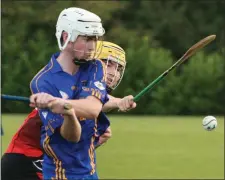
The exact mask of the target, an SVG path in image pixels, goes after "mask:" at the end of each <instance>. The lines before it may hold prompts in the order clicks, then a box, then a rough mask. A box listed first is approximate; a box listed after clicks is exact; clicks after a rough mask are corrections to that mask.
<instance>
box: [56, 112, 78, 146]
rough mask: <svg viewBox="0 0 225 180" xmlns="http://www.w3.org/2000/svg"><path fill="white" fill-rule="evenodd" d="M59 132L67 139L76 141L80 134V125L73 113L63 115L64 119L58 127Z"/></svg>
mask: <svg viewBox="0 0 225 180" xmlns="http://www.w3.org/2000/svg"><path fill="white" fill-rule="evenodd" d="M60 133H61V135H62V137H64V138H65V139H66V140H68V141H72V142H78V141H79V140H80V136H81V125H80V123H79V121H78V119H77V117H76V115H75V113H72V114H71V115H64V121H63V124H62V126H61V128H60Z"/></svg>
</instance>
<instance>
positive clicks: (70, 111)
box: [48, 98, 75, 116]
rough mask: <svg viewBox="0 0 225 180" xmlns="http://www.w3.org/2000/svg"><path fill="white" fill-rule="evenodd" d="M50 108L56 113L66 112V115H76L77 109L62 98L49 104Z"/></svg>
mask: <svg viewBox="0 0 225 180" xmlns="http://www.w3.org/2000/svg"><path fill="white" fill-rule="evenodd" d="M48 108H49V109H50V110H51V111H52V112H53V113H56V114H64V115H70V116H72V115H74V114H75V110H74V108H73V106H72V105H71V104H70V103H68V102H67V101H66V100H64V99H61V98H56V99H55V100H53V101H51V102H50V103H49V104H48Z"/></svg>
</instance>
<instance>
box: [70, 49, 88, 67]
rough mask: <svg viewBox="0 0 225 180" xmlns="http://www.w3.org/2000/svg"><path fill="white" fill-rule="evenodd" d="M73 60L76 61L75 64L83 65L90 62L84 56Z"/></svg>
mask: <svg viewBox="0 0 225 180" xmlns="http://www.w3.org/2000/svg"><path fill="white" fill-rule="evenodd" d="M74 51H76V52H83V53H84V51H78V50H76V49H74ZM73 62H74V64H76V65H78V66H79V65H83V64H86V63H88V60H87V59H83V58H81V59H79V58H76V57H75V58H74V59H73Z"/></svg>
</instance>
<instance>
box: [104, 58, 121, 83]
mask: <svg viewBox="0 0 225 180" xmlns="http://www.w3.org/2000/svg"><path fill="white" fill-rule="evenodd" d="M106 65H107V68H106V73H107V76H106V77H107V79H106V84H107V85H108V86H110V87H113V86H115V85H116V84H117V83H118V81H119V80H120V77H121V71H120V70H121V67H120V65H119V64H117V63H116V62H114V61H110V60H109V61H108V62H106Z"/></svg>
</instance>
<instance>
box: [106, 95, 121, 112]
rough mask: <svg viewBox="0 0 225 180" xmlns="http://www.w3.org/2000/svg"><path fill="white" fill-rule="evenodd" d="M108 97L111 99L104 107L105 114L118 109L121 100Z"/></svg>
mask: <svg viewBox="0 0 225 180" xmlns="http://www.w3.org/2000/svg"><path fill="white" fill-rule="evenodd" d="M108 97H109V101H108V102H107V103H105V104H104V106H103V107H102V111H103V112H109V111H111V110H113V109H117V108H118V103H119V101H120V100H121V98H116V97H113V96H111V95H108Z"/></svg>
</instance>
